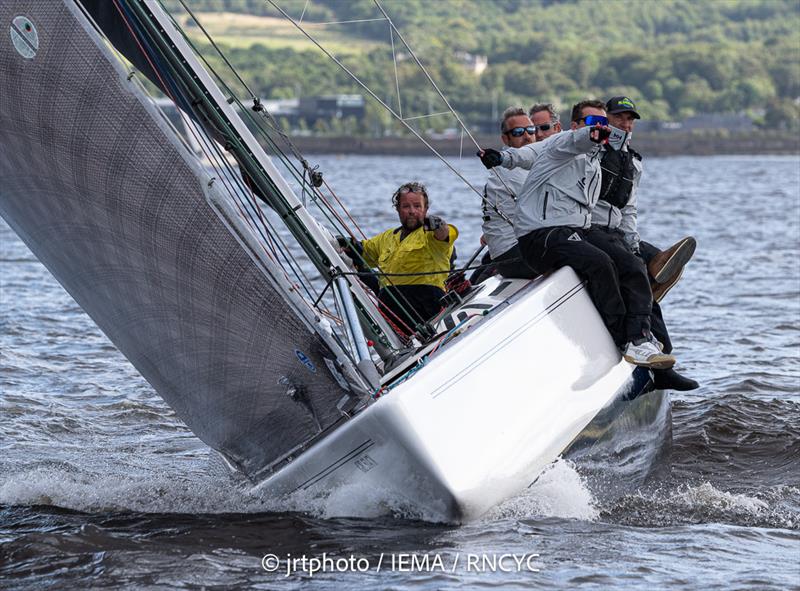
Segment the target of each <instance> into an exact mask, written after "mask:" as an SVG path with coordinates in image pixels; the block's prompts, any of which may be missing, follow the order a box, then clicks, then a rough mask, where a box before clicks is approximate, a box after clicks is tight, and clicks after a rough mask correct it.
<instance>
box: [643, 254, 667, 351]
mask: <svg viewBox="0 0 800 591" xmlns="http://www.w3.org/2000/svg"><path fill="white" fill-rule="evenodd" d="M660 252H661V249H660V248H658V247H656V246H653V245H652V244H650V243H649V242H645V241H644V240H640V241H639V256H640V257H641V258H642V260H643V261H644V264H645V267H646V266H647V265H648V264H649V263H650V259H652V258H653V257H654V256H656V255H657V254H658V253H660ZM648 280H650V278H649V277H648ZM650 330H651V331H652V333H653V336H654V337H656V338H657V339H658V341H659V342H660V343H661V344H662V345H664V353H672V340H671V339H670V338H669V331H667V325H666V323H665V322H664V316H663V314H662V312H661V306H660V305H659V303H658V302H657V301H655V300H653V313H652V314H651V315H650Z"/></svg>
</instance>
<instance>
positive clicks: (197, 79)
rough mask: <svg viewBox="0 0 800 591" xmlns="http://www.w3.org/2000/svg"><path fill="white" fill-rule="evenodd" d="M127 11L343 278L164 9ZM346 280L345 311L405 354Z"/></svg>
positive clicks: (315, 252) (202, 112)
mask: <svg viewBox="0 0 800 591" xmlns="http://www.w3.org/2000/svg"><path fill="white" fill-rule="evenodd" d="M128 6H130V8H131V9H132V10H133V11H134V12H135V13H136V16H137V20H138V21H139V23H140V25H142V27H143V28H145V30H146V31H147V33H148V36H149V40H150V41H151V42H152V43H155V44H156V45H157V46H158V48H159V50H160V52H161V54H162V55H163V57H165V58H166V59H167V60H168V62H169V64H168V65H169V67H170V69H171V70H172V72H173V74H174V75H175V77H176V78H177V80H178V81H179V82H180V84H181V85H182V86H183V89H184V90H185V92H186V94H187V96H189V97H191V99H192V106H193V107H194V109H195V110H196V112H197V115H198V116H199V117H200V118H201V120H205V121H206V122H207V124H208V125H207V126H208V127H210V128H211V129H213V130H214V131H215V132H217V133H218V134H221V135H222V137H223V138H224V141H225V148H226V149H227V150H229V151H230V152H231V153H232V154H233V155H234V156H235V158H236V160H237V162H238V163H239V166H240V168H241V170H242V172H243V173H244V174H245V175H246V176H247V177H248V178H249V179H250V181H251V182H252V183H253V185H254V187H255V189H256V192H257V193H258V194H259V196H261V197H262V198H263V199H264V200H265V201H266V202H267V204H268V205H270V207H272V208H273V209H274V210H275V211H276V212H277V213H278V215H279V216H280V217H281V219H282V221H283V222H284V224H285V225H286V226H287V228H288V229H289V231H290V232H291V233H292V235H293V236H294V237H295V239H296V240H297V242H298V243H299V244H300V246H301V247H302V248H303V250H304V251H305V252H306V253H307V255H308V256H309V258H310V259H311V261H312V263H313V264H314V266H315V267H316V268H317V270H318V271H319V273H320V274H321V275H322V276H323V277H324V278H326V279H327V280H328V281H334V280H335V278H336V277H342V276H343V275H342V273H344V272H347V271H349V269H348V267H347V265H346V263H345V262H344V260H343V259H342V258H341V256H339V253H338V252H337V251H336V249H335V248H334V247H333V246H332V245H331V244H330V243H329V242H328V240H327V238H326V236H325V234H323V232H322V231H321V230H320V228H319V226H318V224H317V222H316V220H315V219H314V218H313V217H312V216H311V214H310V213H309V212H308V210H307V209H306V207H305V206H304V205H303V203H302V202H301V201H300V200H299V199H298V198H297V196H296V195H294V193H293V191H292V189H291V188H290V187H289V185H288V183H287V182H286V180H285V179H284V178H283V176H282V175H281V174H280V172H279V171H278V169H277V168H276V167H275V165H274V164H273V163H272V161H271V159H270V158H269V156H268V155H267V154H266V153H265V152H264V150H263V149H262V147H261V145H260V144H259V143H258V141H257V140H256V139H255V137H253V135H252V133H251V132H250V130H249V129H248V128H247V126H246V125H245V124H244V122H243V121H242V120H241V118H240V117H239V115H238V114H237V113H236V111H235V110H234V109H233V107H232V106H231V105H230V104H229V102H228V99H227V97H226V96H225V95H224V94H223V93H222V91H221V90H220V88H219V87H218V86H217V84H216V83H215V82H214V80H213V78H212V77H211V76H210V75H209V74H208V72H207V71H206V69H205V68H204V67H203V65H202V64H201V63H200V61H199V60H198V58H197V56H196V55H195V53H194V51H193V50H192V48H191V47H190V46H189V44H188V43H187V42H186V40H185V38H184V36H183V34H182V33H181V31H180V30H179V29H178V28H177V27H176V25H175V23H174V22H173V20H172V19H171V18H170V17H169V15H168V14H167V13H166V12H165V11H164V10H163V9H162V7H161V5H160V3H159V2H158V1H157V0H132V1H131V2H129V3H128ZM344 277H345V278H346V279H347V281H348V283H349V288H350V289H349V291H348V294H341V290H339V292H340V295H342V297H345V298H347V297H351V296H350V295H349V294H352V297H353V298H354V302H353V303H354V306H352V307H350V306H344V309H345V310H348V309H350V310H352V309H357V311H358V314H359V316H360V318H361V319H362V321H364V322H365V323H366V328H367V332H368V333H369V334H370V335H371V336H373V337H374V339H375V340H376V341H377V342H379V343H380V344H382V345H383V346H384V347H386V348H392V349H399V348H402V346H403V345H402V343H401V342H400V340H399V338H398V337H397V335H396V334H395V332H394V331H393V330H392V328H391V327H390V326H389V324H388V323H387V322H386V320H385V319H384V318H383V317H382V316H381V315H380V312H379V311H378V310H377V308H376V307H375V306H374V304H373V303H372V302H371V301H370V299H369V297H368V296H367V294H366V292H365V290H364V288H363V287H362V286H361V285H360V284H359V283H358V282H355V281H352V280H350V279H349V277H348V276H344ZM347 322H348V320H347V319H345V323H347ZM359 332H360V331H359ZM387 356H388V355H387Z"/></svg>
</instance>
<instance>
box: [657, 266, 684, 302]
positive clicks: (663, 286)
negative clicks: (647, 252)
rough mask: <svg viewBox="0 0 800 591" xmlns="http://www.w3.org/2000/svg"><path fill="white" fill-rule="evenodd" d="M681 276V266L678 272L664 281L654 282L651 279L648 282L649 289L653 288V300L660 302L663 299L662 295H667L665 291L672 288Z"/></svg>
mask: <svg viewBox="0 0 800 591" xmlns="http://www.w3.org/2000/svg"><path fill="white" fill-rule="evenodd" d="M681 277H683V267H681V270H680V272H679V273H678V274H677V275H675V276H674V277H672V278H671V279H669V280H667V282H666V283H656V282H655V281H653V282H652V283H651V284H650V289H652V290H653V301H654V302H660V301H661V300H663V299H664V296H665V295H667V292H668V291H669V290H670V289H672V288H673V287H674V286H675V284H676V283H678V280H679V279H680V278H681Z"/></svg>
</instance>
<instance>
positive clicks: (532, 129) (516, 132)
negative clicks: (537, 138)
mask: <svg viewBox="0 0 800 591" xmlns="http://www.w3.org/2000/svg"><path fill="white" fill-rule="evenodd" d="M506 133H507V134H508V135H510V136H511V137H520V136H521V135H522V134H523V133H527V134H528V135H534V134H535V133H536V126H535V125H529V126H528V127H515V128H514V129H509V130H508V131H506Z"/></svg>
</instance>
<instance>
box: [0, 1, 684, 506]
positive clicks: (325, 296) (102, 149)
mask: <svg viewBox="0 0 800 591" xmlns="http://www.w3.org/2000/svg"><path fill="white" fill-rule="evenodd" d="M109 23H111V24H109ZM0 24H2V25H3V29H4V30H5V31H9V34H7V35H6V36H5V39H4V40H3V42H2V43H0V89H2V93H0V214H2V216H3V218H4V219H5V220H6V221H7V222H8V224H9V225H10V226H11V227H12V228H13V230H14V231H15V232H16V233H17V234H18V235H19V236H20V238H21V239H22V240H23V241H24V242H25V244H26V245H27V246H28V247H29V248H30V249H31V251H32V252H33V253H34V254H35V256H36V257H37V258H38V259H39V260H40V261H41V262H42V263H43V264H44V265H45V266H46V267H47V268H48V270H49V271H50V272H51V273H52V274H53V275H54V276H55V278H56V279H57V280H58V281H59V282H60V283H61V285H62V286H63V287H64V288H65V289H66V291H67V292H68V293H69V294H70V295H71V296H72V297H73V298H74V299H75V301H76V302H78V304H79V305H80V306H81V307H82V308H83V309H84V310H85V311H86V313H87V314H88V315H89V316H90V317H91V318H92V319H93V320H94V322H95V323H96V324H97V325H98V326H99V327H100V328H101V330H102V331H103V332H104V333H105V334H106V335H107V336H108V337H109V339H110V340H111V341H112V342H113V343H114V345H115V346H116V347H117V348H118V349H119V350H120V351H121V352H122V353H123V355H125V357H127V359H128V360H129V361H130V362H131V363H132V364H133V366H134V367H136V369H137V370H138V371H139V372H140V373H141V374H142V376H144V378H145V379H146V380H147V381H148V382H149V383H150V384H151V385H152V387H153V388H154V389H155V391H156V392H158V394H159V395H160V396H161V397H162V398H163V399H164V400H165V401H166V402H167V403H168V404H169V405H170V406H171V407H172V408H174V409H175V411H176V413H177V414H178V415H179V416H180V418H181V419H182V420H183V421H184V422H185V423H186V425H187V426H188V427H189V428H190V429H191V430H192V431H193V432H194V433H195V434H196V435H197V437H199V438H200V439H201V440H202V441H204V442H205V443H206V444H207V445H209V446H210V447H211V448H213V449H214V450H216V451H217V452H218V453H219V455H220V456H221V457H222V458H223V459H224V461H225V462H226V464H227V466H228V467H229V468H230V469H231V470H232V471H234V472H236V473H238V474H241V475H243V476H244V477H245V478H246V479H247V482H248V485H247V486H249V487H250V488H251V489H252V491H253V492H254V494H260V495H265V496H269V497H279V496H282V495H291V494H308V495H326V494H330V492H331V491H334V490H337V489H340V488H341V487H346V486H353V485H356V486H367V487H371V488H373V489H374V490H375V491H382V492H381V494H385V495H386V496H387V498H389V497H391V501H392V503H393V505H394V506H397V505H401V506H403V507H404V508H405V509H406V511H407V512H408V513H409V514H411V515H414V516H416V517H420V518H423V519H428V520H433V521H446V522H463V521H468V520H472V519H475V518H477V517H479V516H480V515H482V514H484V513H485V512H486V511H488V510H489V509H491V508H492V507H494V506H496V505H497V504H499V503H501V502H502V501H504V500H505V499H508V498H510V497H512V496H514V495H517V494H519V493H520V492H521V491H524V490H525V489H526V488H527V487H529V486H530V485H531V483H532V482H533V481H535V480H536V478H537V476H538V475H539V474H540V473H541V472H542V470H543V469H544V468H545V467H546V466H547V465H549V464H550V463H551V462H553V460H554V459H556V458H557V457H558V456H559V455H560V454H562V453H565V451H566V450H569V449H570V447H572V449H573V450H581V449H582V450H586V449H591V448H592V446H594V445H595V444H596V443H597V442H599V441H601V440H603V439H604V438H605V437H606V436H607V435H608V434H609V433H611V432H612V431H613V429H612V428H611V427H610V425H612V424H613V418H614V417H615V416H617V414H618V409H619V408H621V407H620V405H621V404H623V403H625V402H626V401H628V400H630V399H633V398H636V397H637V395H638V394H640V393H641V391H642V389H643V384H642V383H641V380H639V381H637V380H636V379H635V377H636V376H635V374H634V368H633V366H631V365H630V364H628V363H627V362H625V361H624V360H622V359H621V357H620V354H619V351H618V350H617V348H616V347H615V346H614V343H613V342H612V340H611V337H610V336H609V334H608V332H607V331H606V329H605V327H604V326H603V323H602V321H601V320H600V317H599V315H598V313H597V311H596V309H595V308H594V306H593V304H592V302H591V300H590V299H589V296H588V294H587V292H586V290H585V288H584V284H583V282H582V281H581V280H580V279H579V278H578V276H577V275H576V274H575V273H574V272H573V271H572V270H571V269H570V268H564V269H561V270H559V271H557V272H555V273H553V274H551V275H549V276H546V277H539V278H537V279H535V280H532V281H523V280H512V279H504V278H502V277H499V276H496V277H493V278H491V279H489V280H487V281H486V282H484V283H482V284H481V285H480V286H478V287H477V288H475V289H473V290H472V291H471V292H470V293H468V294H466V295H465V296H464V297H455V298H453V300H452V302H451V303H450V304H449V305H448V306H447V307H446V308H445V309H444V310H443V312H442V313H441V314H440V315H439V316H438V317H437V318H435V319H434V320H433V321H431V323H430V324H431V328H432V330H429V331H428V332H426V333H425V334H424V335H423V334H422V333H420V334H419V335H417V337H415V338H412V339H405V338H403V336H402V335H400V334H398V333H397V332H396V331H395V330H394V329H393V327H392V324H391V322H390V320H389V319H388V318H387V317H386V315H385V313H384V312H383V311H382V310H381V308H380V307H379V306H378V305H377V303H376V300H375V298H374V296H373V295H372V294H371V293H370V290H369V289H368V288H366V287H365V286H364V285H363V283H362V282H361V281H360V280H359V279H358V274H357V273H355V272H353V271H352V269H351V268H350V267H349V265H348V263H347V261H345V260H344V259H343V257H342V256H341V253H340V252H339V249H338V248H337V247H336V244H335V241H332V240H331V235H330V233H329V231H328V230H327V229H326V228H325V224H326V223H330V221H331V219H330V218H329V219H328V220H318V219H317V218H316V217H315V216H314V215H312V213H311V211H310V210H309V207H307V200H306V191H309V194H310V193H311V192H312V191H314V189H315V188H317V186H316V182H312V175H311V174H310V173H311V172H313V171H310V170H307V169H304V168H302V167H299V168H297V170H298V174H301V175H302V179H301V180H302V187H303V194H302V195H301V196H300V197H298V196H297V195H296V194H295V192H294V191H293V190H292V188H291V186H290V184H289V183H288V182H287V180H286V179H285V178H284V176H283V175H282V173H281V171H280V170H279V168H278V167H277V166H276V165H275V163H274V161H273V158H274V156H273V157H270V156H269V155H268V154H267V152H266V150H265V148H264V143H265V138H264V137H262V136H258V134H257V133H256V132H254V131H252V125H251V124H250V123H251V122H249V121H247V117H248V116H250V117H252V116H257V115H263V113H260V112H259V111H261V110H262V109H259V106H260V105H259V102H258V99H257V98H255V99H254V100H253V103H252V105H244V104H242V103H237V102H236V101H234V100H233V99H232V96H231V94H230V93H229V92H228V89H225V88H223V87H222V85H221V82H220V80H219V79H218V78H217V77H215V76H213V75H212V74H211V73H210V72H209V70H208V68H207V64H206V63H204V62H203V60H202V59H200V57H199V56H198V55H197V53H196V52H195V51H194V50H193V48H192V47H191V45H190V44H189V42H188V40H187V38H186V37H185V36H184V35H183V33H182V31H181V30H180V28H179V27H178V26H177V25H176V23H175V21H174V20H173V19H172V18H171V17H170V15H169V14H168V13H167V12H166V11H165V10H164V8H163V7H162V6H161V4H160V3H159V2H157V1H156V0H112V2H97V1H94V0H83V1H77V0H52V1H49V2H40V1H39V0H8V1H5V2H3V3H2V4H0ZM126 58H127V59H126ZM128 60H130V62H133V63H134V64H136V66H137V67H136V68H135V69H134V68H132V67H131V65H130V63H129V61H128ZM140 73H143V74H144V75H145V77H146V78H148V79H149V80H143V79H142V78H143V77H142V75H141V74H140ZM150 81H152V83H154V84H155V85H157V86H158V87H160V88H161V89H162V90H163V91H164V92H165V93H166V94H167V95H168V96H170V98H171V99H172V100H173V101H174V103H175V104H176V105H177V106H178V107H179V108H180V109H181V111H183V112H184V113H186V114H187V117H188V119H189V120H190V122H191V124H190V125H189V128H190V129H192V130H194V131H192V132H191V133H194V134H196V135H197V140H198V142H199V143H200V144H202V145H203V146H204V150H205V152H206V153H207V154H209V155H211V157H212V158H213V159H215V160H216V162H217V165H216V168H214V167H209V166H206V165H203V163H202V162H201V161H200V160H199V159H198V157H197V155H196V154H195V152H194V150H192V149H191V147H190V146H189V145H188V143H187V142H186V141H185V140H184V139H182V137H181V135H180V134H179V133H177V131H176V129H175V127H174V126H173V125H172V124H171V123H170V121H169V120H168V119H167V118H166V117H165V116H164V115H163V113H162V112H161V111H160V110H159V109H158V107H157V105H156V102H155V101H154V100H153V98H152V97H151V96H150V94H149V93H148V91H147V89H146V86H147V85H149V84H151V82H150ZM254 114H255V115H254ZM223 152H225V153H223ZM228 154H229V155H232V156H233V158H234V159H235V163H236V167H232V166H231V165H230V164H229V162H228V157H227V155H228ZM306 173H308V175H306ZM315 201H316V200H315ZM301 257H304V258H305V260H306V261H307V262H308V266H310V267H311V268H313V269H314V275H313V277H310V278H308V277H307V275H308V272H307V271H305V270H303V269H300V268H299V265H298V263H297V260H298V258H301ZM305 279H307V281H306V280H305ZM646 396H650V397H652V396H658V397H659V398H658V400H659V403H658V404H657V405H656V406H657V407H658V408H660V409H662V411H659V412H660V415H659V416H662V415H663V408H664V406H663V404H662V401H664V400H668V399H667V398H666V396H665V395H664V393H661V392H651V393H650V394H647V395H646ZM667 404H668V402H667ZM598 417H604V418H602V420H601V422H600V423H597V422H594V423H593V421H596V420H597V418H598ZM609 417H610V418H609ZM662 419H663V416H662ZM379 497H380V494H378V495H377V497H376V498H377V499H378V501H379V500H380V498H379Z"/></svg>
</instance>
